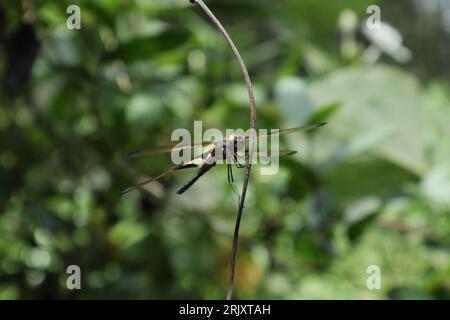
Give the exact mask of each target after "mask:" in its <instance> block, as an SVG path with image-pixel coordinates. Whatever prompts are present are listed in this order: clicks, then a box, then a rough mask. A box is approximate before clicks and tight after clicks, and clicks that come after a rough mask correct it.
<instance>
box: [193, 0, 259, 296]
mask: <svg viewBox="0 0 450 320" xmlns="http://www.w3.org/2000/svg"><path fill="white" fill-rule="evenodd" d="M189 1H190V2H191V3H195V4H197V5H198V6H199V7H200V8H201V9H202V10H203V11H204V12H205V13H206V15H207V16H208V17H209V18H210V19H211V21H212V22H213V23H214V24H215V25H216V26H217V28H218V29H219V30H220V32H221V33H222V34H223V36H224V37H225V39H226V40H227V42H228V44H229V45H230V47H231V50H233V53H234V55H235V57H236V59H237V61H238V63H239V66H240V67H241V70H242V73H243V74H244V79H245V84H246V86H247V92H248V100H249V110H250V148H249V153H248V159H249V160H248V161H247V163H246V167H245V175H244V184H243V186H242V195H241V198H240V201H239V208H238V213H237V216H236V223H235V227H234V235H233V245H232V248H231V256H230V278H229V284H228V291H227V300H231V298H232V296H233V288H234V276H235V270H236V256H237V249H238V243H239V228H240V225H241V219H242V214H243V212H244V203H245V195H246V194H247V187H248V182H249V179H250V171H251V167H252V159H253V152H254V141H255V128H256V110H255V96H254V93H253V85H252V81H251V80H250V76H249V74H248V71H247V67H246V66H245V63H244V60H243V59H242V57H241V54H240V53H239V50H238V49H237V47H236V45H235V44H234V42H233V40H232V39H231V37H230V36H229V35H228V32H227V31H226V30H225V28H224V27H223V26H222V24H221V23H220V21H219V20H218V19H217V18H216V16H215V15H214V14H213V13H212V11H211V10H210V9H209V8H208V7H207V6H206V4H205V3H204V2H203V0H189Z"/></svg>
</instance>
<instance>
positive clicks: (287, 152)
mask: <svg viewBox="0 0 450 320" xmlns="http://www.w3.org/2000/svg"><path fill="white" fill-rule="evenodd" d="M296 153H297V151H295V150H276V151H272V152H271V153H270V154H269V153H268V152H256V156H257V157H258V158H273V157H275V156H277V155H278V156H279V157H283V156H290V155H293V154H296Z"/></svg>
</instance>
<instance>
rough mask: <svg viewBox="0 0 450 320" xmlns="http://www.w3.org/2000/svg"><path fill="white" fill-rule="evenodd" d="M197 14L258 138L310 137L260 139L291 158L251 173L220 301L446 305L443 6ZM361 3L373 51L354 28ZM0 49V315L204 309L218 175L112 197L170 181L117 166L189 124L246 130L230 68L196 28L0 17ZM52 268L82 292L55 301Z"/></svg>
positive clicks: (159, 5)
mask: <svg viewBox="0 0 450 320" xmlns="http://www.w3.org/2000/svg"><path fill="white" fill-rule="evenodd" d="M206 2H207V4H208V5H210V7H211V8H212V10H213V11H214V12H215V13H216V15H217V16H218V17H219V18H220V19H221V21H222V22H223V24H224V25H225V26H226V28H227V29H228V31H229V33H230V34H231V36H232V37H233V39H234V41H235V42H236V44H237V46H238V47H239V48H240V50H241V53H242V55H243V57H244V59H245V61H246V62H247V65H248V68H249V71H250V73H251V76H252V79H253V82H254V84H255V91H256V101H257V116H258V118H257V126H258V128H286V127H291V126H298V125H301V124H305V123H309V122H315V121H321V120H326V121H328V122H329V123H328V125H327V126H326V127H323V128H321V129H320V130H316V131H315V132H310V133H308V134H293V135H291V136H286V137H283V139H281V141H282V146H283V148H289V149H295V150H299V151H300V152H299V153H298V154H297V155H294V156H291V157H288V158H286V159H282V161H281V168H280V172H279V173H278V174H277V175H275V176H261V175H260V174H259V170H258V168H257V167H254V170H253V174H252V177H251V182H250V187H249V191H248V198H247V202H246V209H245V214H244V217H243V221H242V228H241V242H240V247H239V255H238V265H237V283H236V291H235V297H236V298H256V299H268V298H271V299H407V298H424V299H448V298H450V254H449V249H450V216H449V213H450V139H449V137H450V92H449V76H450V64H449V59H448V57H449V56H450V42H449V37H450V1H446V0H427V1H425V0H422V1H421V0H418V1H412V0H411V1H406V0H402V1H400V0H399V1H388V0H385V1H375V0H342V1H328V0H320V1H318V0H314V1H313V0H283V1H257V0H246V1H238V0H233V1H230V0H226V1H225V0H222V1H213V0H209V1H206ZM71 4H77V5H79V6H80V8H81V30H68V29H67V27H66V19H67V17H68V16H69V15H68V14H66V9H67V7H68V5H71ZM372 4H376V5H378V6H379V7H380V8H381V19H382V22H383V27H382V30H381V31H379V32H378V33H374V32H368V31H367V30H365V29H364V27H362V26H364V25H365V22H366V19H367V18H368V17H369V16H370V14H367V12H366V10H367V8H368V6H369V5H372ZM388 25H390V27H389V26H388ZM0 41H1V50H0V73H1V75H2V89H1V93H0V299H41V298H49V299H61V298H65V299H81V298H82V299H94V298H97V299H105V298H127V299H129V298H138V299H166V298H179V299H184V298H201V299H203V298H204V299H212V298H217V299H222V298H224V297H225V292H226V287H227V279H228V259H229V255H230V248H231V236H232V231H233V227H234V222H235V216H236V211H237V200H236V197H235V196H234V195H233V192H232V190H231V188H230V187H229V186H228V184H227V179H226V170H225V168H223V167H216V168H215V169H214V170H212V171H211V172H210V173H209V174H207V175H206V176H205V177H204V178H202V179H201V180H200V181H199V182H198V183H196V184H195V185H194V187H193V188H192V189H190V190H189V191H188V192H186V193H185V194H184V195H182V196H178V195H176V194H175V191H176V190H177V187H179V186H180V185H181V184H182V183H183V182H184V181H185V180H186V179H187V178H188V177H189V176H190V175H191V173H179V174H177V175H174V176H171V177H167V178H165V179H163V180H161V181H159V182H158V183H154V184H152V185H150V186H149V187H148V188H147V190H146V191H145V190H139V191H134V192H132V193H130V194H128V195H127V196H125V197H121V195H120V192H121V191H122V190H123V189H124V188H126V187H127V186H129V185H130V184H132V183H133V179H136V178H140V177H146V176H154V175H157V174H159V173H160V172H162V171H164V170H166V169H168V168H169V167H170V165H171V164H170V156H168V155H161V156H155V157H147V158H142V159H133V161H131V160H130V159H127V153H128V152H129V151H133V150H139V149H146V148H152V147H155V146H158V145H164V144H167V143H168V142H169V141H170V134H171V132H172V130H173V129H175V128H187V129H191V128H192V127H193V121H194V120H202V121H203V126H204V128H205V129H206V128H219V129H226V128H247V127H248V105H247V97H246V91H245V85H244V82H243V79H242V75H241V72H240V69H239V67H238V65H237V63H236V61H235V59H234V57H233V56H232V53H231V51H230V49H229V47H228V46H227V44H226V43H225V41H224V39H223V38H222V36H221V35H220V34H219V33H218V32H217V31H216V29H215V28H214V26H212V25H211V23H210V22H209V21H208V20H207V18H205V15H204V14H203V12H201V11H200V10H199V8H198V7H196V6H194V5H191V4H190V3H189V1H188V0H171V1H169V0H151V1H148V0H134V1H132V0H130V1H126V0H122V1H111V0H96V1H88V0H85V1H82V0H75V1H72V0H71V1H50V0H36V1H16V0H9V1H8V0H6V1H2V2H1V4H0ZM236 175H237V176H238V177H239V178H238V180H239V183H240V184H239V188H240V187H241V183H242V176H243V171H242V170H241V171H240V173H239V174H236ZM72 264H75V265H79V266H80V268H81V271H82V289H81V290H68V289H67V288H66V279H67V277H68V275H67V274H66V268H67V266H69V265H72ZM371 265H377V266H379V267H380V270H381V289H379V290H369V289H368V288H367V286H366V281H367V278H368V276H369V275H368V274H367V273H366V271H367V268H368V267H369V266H371Z"/></svg>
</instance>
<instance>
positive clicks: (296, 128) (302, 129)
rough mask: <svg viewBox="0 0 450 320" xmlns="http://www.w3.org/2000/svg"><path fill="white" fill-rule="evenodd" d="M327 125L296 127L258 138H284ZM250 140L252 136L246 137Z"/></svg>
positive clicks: (264, 134)
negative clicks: (294, 133)
mask: <svg viewBox="0 0 450 320" xmlns="http://www.w3.org/2000/svg"><path fill="white" fill-rule="evenodd" d="M326 124H327V123H326V122H320V123H316V124H311V125H306V126H300V127H294V128H289V129H284V130H278V131H271V132H267V133H262V134H259V135H257V136H258V138H264V137H269V136H284V135H286V134H290V133H293V132H299V131H309V130H312V129H316V128H320V127H322V126H324V125H326ZM249 138H250V136H246V137H245V139H247V140H248V139H249Z"/></svg>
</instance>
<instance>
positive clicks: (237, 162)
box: [233, 153, 245, 169]
mask: <svg viewBox="0 0 450 320" xmlns="http://www.w3.org/2000/svg"><path fill="white" fill-rule="evenodd" d="M233 156H234V164H235V165H236V168H238V169H242V168H244V167H245V164H244V163H240V162H239V155H238V154H237V153H234V155H233Z"/></svg>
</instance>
